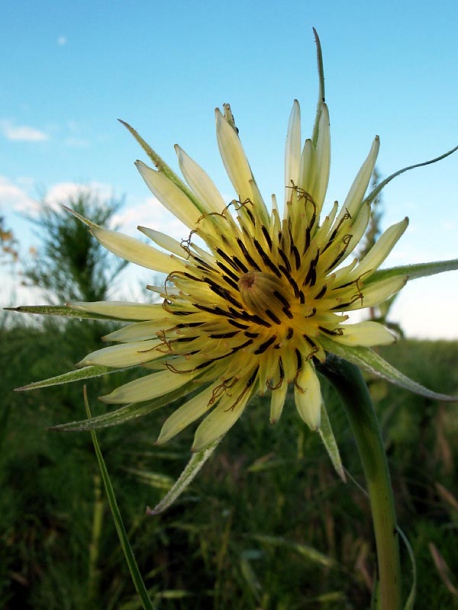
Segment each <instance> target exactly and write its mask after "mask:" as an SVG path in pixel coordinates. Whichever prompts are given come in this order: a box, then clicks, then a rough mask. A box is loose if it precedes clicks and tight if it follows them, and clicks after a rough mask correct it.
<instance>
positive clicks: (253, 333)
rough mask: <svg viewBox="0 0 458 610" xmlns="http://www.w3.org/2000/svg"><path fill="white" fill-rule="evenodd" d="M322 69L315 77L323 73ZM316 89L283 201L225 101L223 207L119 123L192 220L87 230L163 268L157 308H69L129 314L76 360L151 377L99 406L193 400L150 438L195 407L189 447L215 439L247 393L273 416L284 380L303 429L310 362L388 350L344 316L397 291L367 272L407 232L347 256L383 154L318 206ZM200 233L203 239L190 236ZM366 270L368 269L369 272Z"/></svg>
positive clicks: (375, 333) (292, 141)
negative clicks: (265, 181)
mask: <svg viewBox="0 0 458 610" xmlns="http://www.w3.org/2000/svg"><path fill="white" fill-rule="evenodd" d="M321 76H322V74H321ZM322 83H323V79H322V78H320V84H321V88H320V96H319V103H318V107H317V116H316V120H315V127H314V131H313V136H312V138H311V139H307V140H305V143H304V144H303V143H302V138H301V117H300V107H299V103H298V102H297V101H295V102H294V104H293V109H292V112H291V116H290V119H289V126H288V131H287V138H286V154H285V186H286V188H285V201H284V206H279V205H277V202H276V199H275V197H273V200H272V203H271V205H270V207H268V206H267V204H266V203H265V201H264V200H263V198H262V196H261V193H260V191H259V189H258V186H257V183H256V181H255V179H254V177H253V173H252V171H251V168H250V165H249V163H248V160H247V158H246V156H245V153H244V150H243V147H242V144H241V141H240V139H239V135H238V131H237V129H236V127H235V124H234V120H233V116H232V113H231V110H230V108H229V106H228V105H225V106H224V111H223V112H220V111H219V110H217V111H216V134H217V140H218V146H219V150H220V153H221V157H222V160H223V163H224V165H225V168H226V171H227V173H228V176H229V178H230V180H231V182H232V184H233V187H234V190H235V193H236V197H235V198H234V200H233V201H231V202H229V203H227V202H226V201H224V199H223V197H222V196H221V194H220V193H219V192H218V190H217V188H216V186H215V185H214V183H213V182H212V180H211V179H210V178H209V176H208V175H207V174H206V173H205V172H204V170H203V169H202V168H201V167H200V166H199V165H197V163H196V162H195V161H193V160H192V159H191V158H190V157H189V156H188V155H187V154H186V153H185V152H184V151H183V150H182V149H181V148H180V147H178V146H177V147H176V152H177V155H178V163H179V165H180V169H181V172H182V174H183V176H184V178H185V180H186V183H187V184H185V183H184V182H182V180H181V179H180V178H179V177H178V176H176V175H175V174H174V173H173V172H172V170H171V169H170V168H169V167H168V166H167V165H166V164H165V163H164V162H163V161H162V159H161V158H160V157H159V156H158V155H157V154H156V153H155V152H154V151H152V150H151V149H150V148H149V147H148V145H147V144H146V143H145V142H144V141H143V140H142V139H141V138H140V136H138V134H137V133H136V132H135V131H134V130H133V129H132V128H130V127H129V129H130V131H131V132H132V133H133V134H134V136H135V137H136V138H137V140H138V141H139V142H140V143H141V144H142V146H143V148H144V149H145V151H146V152H147V153H148V154H149V156H150V157H151V158H152V159H153V161H154V163H155V165H156V167H157V169H152V168H150V167H148V166H147V165H145V164H144V163H142V162H140V161H138V162H137V168H138V170H139V172H140V174H141V175H142V177H143V179H144V180H145V182H146V184H147V185H148V187H149V188H150V189H151V191H152V192H153V194H154V195H155V196H156V197H157V199H158V200H159V201H160V202H161V203H162V204H163V205H164V206H165V207H166V208H167V209H168V210H169V211H170V212H172V213H173V214H174V215H175V216H176V217H177V218H179V219H180V220H181V221H182V222H183V223H185V225H186V226H187V227H188V228H189V235H188V236H187V238H186V239H185V240H183V241H182V242H181V243H180V242H178V241H176V240H174V239H173V238H171V237H170V236H168V235H165V234H163V233H160V232H158V231H155V230H153V229H148V228H144V227H140V230H141V231H142V232H143V233H144V234H145V235H147V236H148V237H149V238H150V239H151V240H152V242H153V243H154V244H155V246H149V245H147V244H144V243H142V242H140V241H137V240H135V239H133V238H131V237H128V236H126V235H122V234H119V233H116V232H113V231H109V230H106V229H104V228H101V227H98V226H97V225H94V224H93V223H91V222H90V221H87V220H85V219H84V221H85V222H86V223H87V224H88V225H89V227H90V229H91V232H92V233H93V235H94V236H95V237H96V238H97V239H98V240H99V241H100V242H101V243H102V244H103V245H104V246H106V247H107V248H108V249H109V250H111V251H112V252H114V253H116V254H118V255H119V256H121V257H123V258H125V259H126V260H129V261H131V262H133V263H136V264H139V265H142V266H144V267H147V268H149V269H151V270H154V271H155V272H163V273H165V274H167V277H166V280H165V284H164V286H163V287H162V288H157V287H150V288H151V289H153V290H154V291H156V292H158V293H159V294H160V297H161V300H162V302H161V303H158V304H152V305H147V304H135V303H105V302H101V303H72V304H71V307H72V308H73V309H78V310H82V311H85V312H90V313H95V314H102V315H107V316H111V317H116V318H117V319H121V320H126V321H129V322H130V323H129V324H128V325H126V326H124V327H123V328H121V329H120V330H117V331H115V332H113V333H111V334H110V335H108V336H107V337H105V339H107V340H108V341H112V342H116V345H114V346H111V347H107V348H104V349H101V350H98V351H96V352H93V353H92V354H89V355H88V356H87V357H86V358H85V359H84V360H83V361H82V362H81V363H80V366H94V365H102V366H107V367H115V368H122V367H126V366H142V367H144V368H145V369H147V370H148V371H151V372H149V373H148V374H147V375H146V376H143V377H141V378H139V379H137V380H135V381H132V382H130V383H127V384H125V385H123V386H121V387H119V388H117V389H115V390H114V391H113V392H112V393H111V394H108V395H107V396H104V397H102V400H103V401H104V402H106V403H109V404H130V403H141V402H144V401H151V400H155V399H158V400H160V404H165V403H166V402H168V400H169V399H170V400H174V399H176V398H177V397H180V396H187V395H188V394H191V393H192V396H191V397H190V398H189V399H188V400H187V402H185V404H183V405H182V406H180V407H179V408H178V409H177V410H176V411H174V412H173V413H172V415H171V416H170V417H169V418H168V419H167V421H166V422H165V424H164V425H163V428H162V430H161V432H160V435H159V438H158V443H164V442H166V441H167V440H169V439H170V438H172V437H173V436H174V435H176V434H177V433H178V432H180V431H181V430H182V429H183V428H185V427H186V426H188V425H189V424H191V423H192V422H194V421H196V420H197V419H199V418H201V417H202V416H205V417H204V419H203V420H202V422H201V423H200V425H199V426H198V428H197V431H196V435H195V441H194V446H193V449H194V450H195V451H199V450H201V449H203V448H205V447H206V446H208V445H209V444H210V443H212V442H213V441H215V440H217V439H218V438H220V437H221V436H222V435H224V434H225V433H226V432H227V431H228V430H229V428H230V427H231V426H232V425H233V424H235V422H236V421H237V420H238V418H239V417H240V416H241V414H242V413H243V410H244V409H245V407H246V405H247V404H248V402H249V401H250V399H251V398H252V397H253V396H255V395H256V394H261V395H264V394H270V397H271V407H270V420H271V422H276V421H277V420H278V419H279V417H280V415H281V412H282V409H283V405H284V403H285V399H286V395H287V389H288V386H289V385H291V386H292V387H293V388H294V399H295V404H296V408H297V410H298V412H299V414H300V416H301V417H302V419H303V420H304V421H305V422H306V423H307V424H308V425H309V426H310V428H311V429H314V430H316V429H318V428H319V427H320V421H321V414H322V396H321V391H320V383H319V380H318V377H317V374H316V369H315V365H316V363H320V362H321V363H323V362H324V361H325V359H326V353H327V352H331V353H332V352H334V353H337V354H341V353H342V347H344V348H346V347H347V346H348V347H351V346H364V347H369V346H374V345H385V344H388V343H391V342H392V341H393V340H394V337H393V335H392V334H391V333H390V332H389V331H388V330H387V329H386V328H385V327H384V326H382V325H381V324H378V323H376V322H369V321H367V322H359V323H354V324H352V323H349V322H348V316H347V315H346V313H347V312H350V311H354V310H357V309H362V308H365V307H374V306H377V305H379V304H380V303H382V302H383V301H384V300H386V299H387V298H389V297H391V296H392V295H393V294H395V293H396V292H397V291H398V290H400V289H401V288H402V287H403V286H404V284H405V282H406V281H407V279H408V278H407V276H406V275H399V274H398V275H395V276H394V277H386V278H383V277H382V278H381V279H380V280H378V279H377V278H376V276H374V273H375V272H376V271H377V269H378V268H379V266H380V265H381V264H382V262H383V261H384V260H385V258H386V257H387V255H388V254H389V253H390V251H391V250H392V248H393V247H394V245H395V244H396V242H397V241H398V239H399V238H400V237H401V235H402V234H403V232H404V231H405V229H406V227H407V223H408V221H407V219H406V218H405V219H404V220H401V222H399V223H398V224H396V225H393V226H392V227H390V228H389V229H388V230H387V231H386V232H385V233H384V234H383V235H382V236H381V237H380V239H379V240H378V242H377V243H376V244H375V245H374V246H373V248H372V249H371V250H370V251H369V253H368V254H367V255H366V256H365V257H364V258H363V259H362V260H358V258H357V257H356V256H353V257H351V255H352V253H354V251H355V248H356V247H357V246H358V244H359V242H360V240H361V238H362V237H363V235H364V233H365V230H366V228H367V226H368V222H369V219H370V212H371V209H370V202H371V197H370V196H369V197H366V198H365V193H366V190H367V188H368V184H369V181H370V178H371V175H372V172H373V169H374V166H375V162H376V159H377V154H378V150H379V140H378V138H376V139H375V140H374V142H373V144H372V147H371V149H370V151H369V154H368V157H367V159H366V160H365V161H364V163H363V165H362V167H361V169H360V170H359V172H358V174H357V176H356V178H355V180H354V182H353V185H352V187H351V188H350V191H349V193H348V195H347V197H346V199H345V201H344V203H343V205H341V206H340V207H339V205H338V204H337V202H336V203H335V204H334V205H333V206H332V207H331V209H330V210H329V211H328V213H327V214H326V215H323V214H322V208H323V205H324V201H325V196H326V190H327V186H328V179H329V171H330V156H331V154H330V129H329V115H328V108H327V106H326V103H325V102H324V92H323V87H322ZM196 237H199V238H200V240H201V241H203V242H205V247H201V246H199V245H198V244H197V243H196V240H195V238H196ZM374 277H375V278H376V279H375V280H374Z"/></svg>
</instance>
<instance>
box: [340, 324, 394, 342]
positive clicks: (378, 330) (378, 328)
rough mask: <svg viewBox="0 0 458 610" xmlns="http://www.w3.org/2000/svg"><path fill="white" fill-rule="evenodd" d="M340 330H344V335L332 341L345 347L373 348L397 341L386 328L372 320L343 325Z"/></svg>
mask: <svg viewBox="0 0 458 610" xmlns="http://www.w3.org/2000/svg"><path fill="white" fill-rule="evenodd" d="M340 328H341V329H342V330H343V335H335V336H334V337H332V339H333V341H336V343H342V344H343V345H360V346H363V347H372V346H374V345H391V343H394V342H395V341H396V337H395V336H394V335H393V334H392V333H391V332H390V331H389V330H388V329H387V328H386V327H385V326H383V325H382V324H379V323H378V322H372V321H370V320H368V321H366V322H358V323H356V324H348V325H342V326H341V327H340Z"/></svg>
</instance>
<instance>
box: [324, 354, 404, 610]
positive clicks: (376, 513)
mask: <svg viewBox="0 0 458 610" xmlns="http://www.w3.org/2000/svg"><path fill="white" fill-rule="evenodd" d="M320 372H321V373H323V374H324V375H325V376H326V377H327V378H328V379H329V381H330V382H331V383H332V385H333V386H334V388H335V389H336V391H337V393H338V394H339V396H340V398H341V400H342V402H343V404H344V407H345V411H346V413H347V416H348V419H349V421H350V425H351V427H352V430H353V434H354V436H355V439H356V444H357V446H358V451H359V455H360V458H361V461H362V464H363V469H364V474H365V477H366V484H367V491H368V493H369V499H370V506H371V511H372V519H373V526H374V532H375V542H376V546H377V558H378V571H379V605H378V606H377V607H378V608H381V609H382V610H400V609H401V608H402V601H401V571H400V560H399V542H398V535H397V524H396V512H395V508H394V499H393V490H392V487H391V480H390V473H389V470H388V463H387V459H386V453H385V448H384V445H383V440H382V436H381V433H380V426H379V423H378V420H377V416H376V414H375V410H374V406H373V404H372V400H371V398H370V395H369V391H368V389H367V385H366V383H365V381H364V379H363V376H362V374H361V371H360V370H359V368H358V367H357V366H355V365H354V364H351V363H350V362H347V361H346V360H342V359H341V358H338V357H336V356H333V355H328V358H327V360H326V364H325V365H324V366H323V367H320Z"/></svg>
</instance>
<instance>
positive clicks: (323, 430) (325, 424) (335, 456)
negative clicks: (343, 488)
mask: <svg viewBox="0 0 458 610" xmlns="http://www.w3.org/2000/svg"><path fill="white" fill-rule="evenodd" d="M318 432H319V434H320V436H321V440H322V441H323V443H324V446H325V448H326V451H327V452H328V455H329V457H330V458H331V462H332V465H333V466H334V468H335V470H336V472H337V474H338V475H339V477H340V478H341V479H342V481H344V482H345V481H346V478H345V471H344V467H343V465H342V460H341V458H340V452H339V447H338V446H337V442H336V438H335V436H334V433H333V431H332V428H331V422H330V421H329V417H328V412H327V411H326V407H325V405H324V404H322V405H321V426H320V428H319V430H318Z"/></svg>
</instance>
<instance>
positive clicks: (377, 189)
mask: <svg viewBox="0 0 458 610" xmlns="http://www.w3.org/2000/svg"><path fill="white" fill-rule="evenodd" d="M457 150H458V146H455V148H452V150H449V151H448V152H446V153H444V154H443V155H440V156H439V157H436V158H435V159H431V160H430V161H424V162H423V163H415V165H409V166H408V167H404V168H403V169H400V170H398V171H397V172H394V174H391V176H388V178H385V180H382V182H380V184H378V185H377V186H376V187H375V189H374V190H373V191H371V192H370V193H369V195H368V196H367V197H366V198H365V200H364V201H367V202H368V203H372V201H374V199H375V198H376V197H377V195H378V194H379V193H380V191H381V190H382V189H384V188H385V186H386V185H387V184H388V183H389V182H391V181H392V180H394V178H397V177H398V176H400V175H401V174H403V173H404V172H409V171H410V170H411V169H416V168H417V167H424V166H425V165H432V164H433V163H437V162H438V161H442V159H445V158H446V157H449V156H450V155H453V153H454V152H456V151H457Z"/></svg>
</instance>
